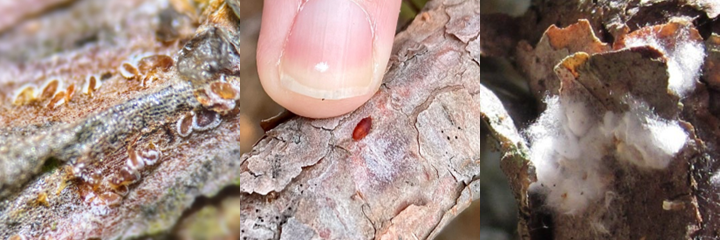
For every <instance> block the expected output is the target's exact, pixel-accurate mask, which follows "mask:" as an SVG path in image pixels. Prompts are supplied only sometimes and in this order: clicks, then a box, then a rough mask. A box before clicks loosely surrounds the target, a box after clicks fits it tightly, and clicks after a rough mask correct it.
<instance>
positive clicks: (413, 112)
mask: <svg viewBox="0 0 720 240" xmlns="http://www.w3.org/2000/svg"><path fill="white" fill-rule="evenodd" d="M425 9H426V10H427V11H426V12H424V13H422V14H419V15H418V16H417V18H416V19H415V21H414V22H413V23H412V25H410V26H409V27H408V28H407V30H406V31H405V32H402V33H400V34H399V35H398V36H397V37H396V39H395V47H394V49H393V57H392V58H391V64H390V67H389V70H388V72H387V73H386V76H385V80H384V83H383V85H382V86H381V89H380V91H379V92H378V93H377V94H376V95H375V96H374V97H373V98H372V99H371V100H370V101H369V102H368V103H366V104H365V105H364V106H362V107H361V108H360V109H358V110H356V111H355V112H353V113H350V114H347V115H344V116H341V117H337V118H332V119H325V120H310V119H305V118H297V117H296V118H293V119H291V120H289V121H287V122H285V123H283V124H281V125H279V126H277V127H276V128H274V129H272V130H270V131H268V132H267V133H266V135H265V137H264V138H263V139H262V140H260V141H259V142H258V143H257V144H256V145H255V146H254V148H253V150H252V151H251V152H249V153H247V154H245V155H243V156H242V159H241V173H240V181H239V182H240V189H241V191H242V195H241V204H242V206H243V209H242V212H241V216H242V219H243V220H242V223H241V236H242V237H247V239H270V238H275V239H277V238H280V239H317V238H329V239H370V238H388V239H396V238H402V239H416V238H417V239H424V238H432V237H433V236H435V235H436V234H437V233H438V232H439V231H440V229H441V228H442V226H444V225H445V224H447V223H448V222H449V220H450V219H452V217H453V216H455V215H456V214H457V213H459V212H460V211H462V209H464V208H465V207H467V206H468V205H469V204H470V202H471V201H472V200H473V199H477V198H479V191H480V184H479V173H480V170H479V167H480V162H479V161H480V125H479V119H480V112H479V104H480V82H479V73H480V67H479V58H480V51H479V50H480V48H479V30H480V29H479V24H480V17H479V9H480V8H479V1H431V2H429V3H428V5H426V7H425ZM367 117H371V118H372V127H371V130H370V132H369V134H367V136H365V137H364V138H362V139H360V140H354V139H353V137H352V136H353V130H354V129H355V127H356V125H357V124H358V123H359V122H360V120H361V119H364V118H367Z"/></svg>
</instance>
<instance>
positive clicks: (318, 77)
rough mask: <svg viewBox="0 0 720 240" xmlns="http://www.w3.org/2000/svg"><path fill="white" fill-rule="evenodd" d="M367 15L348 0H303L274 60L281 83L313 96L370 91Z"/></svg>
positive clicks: (334, 96) (347, 95)
mask: <svg viewBox="0 0 720 240" xmlns="http://www.w3.org/2000/svg"><path fill="white" fill-rule="evenodd" d="M372 46H373V30H372V28H371V25H370V18H369V17H368V15H367V14H366V13H365V11H363V9H362V8H360V6H358V5H357V4H356V3H354V2H352V1H350V0H312V1H307V2H306V3H305V4H304V5H303V6H302V7H301V8H300V12H299V13H298V14H297V16H296V18H295V22H294V24H293V27H292V29H291V30H290V34H289V37H288V39H287V42H286V43H285V47H284V51H283V54H282V57H281V59H280V63H279V71H278V72H279V74H280V76H279V77H280V81H281V83H282V85H283V86H284V87H285V88H287V89H289V90H291V91H294V92H297V93H299V94H303V95H307V96H309V97H313V98H318V99H327V100H334V99H344V98H350V97H355V96H360V95H364V94H367V93H368V92H370V91H375V90H376V89H374V88H375V85H376V84H374V81H379V80H376V79H373V76H374V74H373V71H374V68H375V66H374V64H373V47H372Z"/></svg>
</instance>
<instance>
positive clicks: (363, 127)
mask: <svg viewBox="0 0 720 240" xmlns="http://www.w3.org/2000/svg"><path fill="white" fill-rule="evenodd" d="M371 128H372V118H371V117H366V118H363V119H362V120H360V122H359V123H358V124H357V126H355V130H353V135H352V137H353V139H355V141H360V140H361V139H363V138H364V137H365V136H367V135H368V133H370V129H371Z"/></svg>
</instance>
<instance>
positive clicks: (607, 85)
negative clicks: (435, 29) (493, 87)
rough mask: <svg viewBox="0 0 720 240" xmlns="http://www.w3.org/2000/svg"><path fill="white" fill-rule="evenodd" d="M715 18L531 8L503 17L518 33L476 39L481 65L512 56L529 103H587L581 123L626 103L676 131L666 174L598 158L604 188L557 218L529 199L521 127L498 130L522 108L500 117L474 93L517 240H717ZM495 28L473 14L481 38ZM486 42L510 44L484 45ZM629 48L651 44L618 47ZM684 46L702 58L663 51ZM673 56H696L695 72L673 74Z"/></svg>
mask: <svg viewBox="0 0 720 240" xmlns="http://www.w3.org/2000/svg"><path fill="white" fill-rule="evenodd" d="M719 11H720V5H719V4H718V3H717V2H713V1H654V2H652V3H638V2H624V1H592V2H589V1H588V2H584V1H535V2H534V3H533V7H531V9H530V10H529V12H528V13H527V14H526V15H525V16H523V17H520V18H517V19H514V20H515V21H518V22H519V23H517V25H518V26H523V27H519V28H517V31H512V29H508V30H506V31H488V32H486V31H484V33H486V34H482V35H481V36H482V41H483V44H482V46H483V49H482V52H483V54H484V56H486V57H489V56H493V57H510V56H513V59H514V61H515V64H516V66H517V68H518V70H519V71H521V72H523V73H524V74H525V76H526V78H527V81H528V84H529V86H530V89H531V93H532V94H533V95H534V96H535V100H537V101H539V102H542V101H543V100H545V99H547V97H548V96H556V97H559V98H560V99H561V100H560V101H563V99H564V98H565V99H572V101H576V102H584V103H587V106H588V107H589V108H590V109H592V110H590V113H589V114H588V115H587V116H589V117H588V118H589V119H595V118H597V117H595V114H597V112H600V113H601V114H602V113H603V112H614V113H626V112H630V111H631V108H632V107H631V106H632V105H633V104H634V101H635V100H638V101H641V102H643V103H645V104H647V106H649V108H650V109H651V111H652V112H653V113H654V114H657V116H659V118H661V119H664V120H665V121H668V122H672V121H677V122H679V125H680V126H681V127H682V128H683V129H684V130H685V131H686V132H687V133H688V134H689V141H687V143H686V145H685V146H684V147H683V148H682V150H681V151H680V152H679V153H677V154H676V155H674V157H673V159H672V161H671V162H670V163H669V166H667V167H666V168H660V169H648V168H642V167H639V166H637V165H633V164H628V163H627V162H625V161H624V160H622V158H623V157H622V156H620V155H619V154H618V152H620V151H622V150H617V149H610V150H608V149H604V150H602V151H607V152H606V153H604V154H605V155H604V158H603V161H602V162H601V163H600V164H601V166H602V167H603V168H604V170H603V171H602V174H603V175H602V176H603V177H604V179H605V181H606V184H607V189H605V190H606V191H605V192H603V194H604V195H603V196H601V197H600V198H599V199H597V200H596V201H591V202H590V203H589V206H587V207H586V208H585V209H584V210H583V211H581V212H579V213H573V214H567V213H563V212H559V211H557V210H556V209H554V208H553V207H550V206H548V202H549V201H550V200H548V199H547V198H546V197H547V195H545V194H546V193H543V192H538V191H533V190H531V184H533V183H534V182H537V181H538V174H539V173H538V172H536V170H537V167H536V166H534V165H533V162H534V161H537V159H531V157H530V156H531V155H530V152H531V150H530V149H532V147H533V142H532V141H527V140H526V139H525V137H527V136H523V135H522V134H520V133H519V132H524V131H527V129H518V128H517V127H516V125H515V124H514V123H513V122H512V121H511V120H507V119H510V117H509V114H508V113H507V112H522V111H523V109H512V108H510V109H506V107H504V106H503V105H502V103H501V102H500V100H499V99H498V98H497V97H495V94H493V93H492V92H490V91H486V92H485V93H487V95H483V98H482V100H483V101H482V115H483V122H484V124H486V125H487V126H488V129H489V130H490V132H491V133H492V134H493V136H494V137H495V138H496V140H497V141H499V142H500V146H501V150H502V151H503V152H504V153H505V155H504V157H503V159H502V160H501V161H502V167H503V171H504V172H505V173H506V175H507V177H508V179H509V181H510V182H511V186H512V188H513V189H512V190H513V192H514V193H515V197H516V200H517V202H518V207H519V211H520V213H519V216H520V223H519V225H518V231H519V233H520V235H521V236H522V237H523V238H524V239H548V238H553V239H599V238H603V239H691V238H693V239H716V238H718V237H720V235H719V234H718V229H720V221H718V220H719V219H720V217H718V216H719V214H720V211H718V210H719V208H718V202H720V199H718V195H717V192H718V190H720V189H718V187H719V186H720V185H718V184H717V171H718V168H720V163H719V162H720V161H718V160H717V159H718V158H719V157H720V155H718V151H717V149H716V146H717V141H718V139H719V138H718V137H717V136H718V133H719V132H718V130H717V129H718V127H717V126H718V123H719V122H718V116H719V115H718V112H717V104H716V103H715V100H716V98H717V97H718V95H717V90H718V88H717V76H716V75H717V74H716V71H717V70H716V69H717V68H716V65H717V64H718V39H719V38H718V34H720V22H718V21H717V16H718V13H719ZM497 19H507V17H502V16H490V15H488V16H483V20H488V21H483V28H485V26H486V25H487V26H488V28H490V29H498V27H497V26H499V24H502V22H499V21H497ZM580 19H584V20H586V21H579V20H580ZM551 24H556V25H557V26H550V25H551ZM496 36H501V37H506V38H511V39H513V43H516V44H513V45H512V46H507V45H502V44H496V43H493V42H494V41H495V39H498V37H496ZM678 36H682V37H678ZM633 38H635V39H637V38H643V39H648V38H653V39H656V40H657V41H658V42H660V43H659V44H655V45H649V46H635V45H633V46H632V47H626V45H630V43H629V41H630V40H628V39H633ZM485 42H487V43H485ZM696 43H697V44H699V46H701V47H702V49H703V51H704V56H702V55H701V54H696V55H695V56H679V55H681V54H683V53H682V52H680V53H678V52H673V51H674V50H673V49H672V48H673V47H676V46H687V44H696ZM668 46H672V47H668ZM685 53H687V52H685ZM682 57H685V58H699V59H701V60H702V66H701V67H698V68H691V67H687V65H684V66H685V67H686V68H683V69H682V70H680V71H676V70H675V69H673V66H672V64H673V61H678V59H679V58H682ZM673 74H682V75H683V76H684V78H683V80H684V81H688V82H690V83H691V84H692V88H691V90H689V92H687V93H684V94H683V93H682V92H679V91H677V90H675V89H673V84H674V83H673V79H672V78H673V77H674V76H673ZM675 76H676V75H675ZM688 76H689V77H688ZM692 76H697V78H695V79H693V77H692ZM507 106H518V105H507ZM540 108H541V109H544V108H545V105H544V104H543V105H542V106H540ZM600 116H602V115H600ZM593 121H594V120H593ZM597 121H600V122H602V119H597ZM646 130H647V131H650V130H649V129H646ZM646 140H648V141H649V140H650V139H646ZM615 141H621V140H618V139H615ZM664 141H672V139H665V140H664ZM581 154H586V153H581Z"/></svg>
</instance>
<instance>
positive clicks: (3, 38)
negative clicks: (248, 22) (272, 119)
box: [0, 0, 240, 239]
mask: <svg viewBox="0 0 720 240" xmlns="http://www.w3.org/2000/svg"><path fill="white" fill-rule="evenodd" d="M53 2H54V1H48V2H47V4H54V3H53ZM6 10H7V9H3V11H6ZM16 20H17V19H16ZM237 23H238V20H237V18H236V17H235V14H234V13H233V10H231V7H229V6H228V5H226V4H224V3H223V2H222V1H220V2H218V1H212V2H210V3H207V2H205V3H198V5H192V4H189V3H188V2H182V1H175V2H171V3H168V2H167V1H124V0H123V1H92V0H89V1H77V2H74V3H72V4H70V5H68V6H67V8H63V9H60V10H58V11H56V12H50V13H48V14H44V15H42V16H39V17H37V18H31V19H29V20H27V21H20V20H17V21H16V23H15V24H14V26H13V27H12V28H8V29H7V30H6V31H5V32H3V34H2V35H0V43H2V44H0V62H1V63H2V65H0V126H1V127H0V200H2V202H0V238H2V239H94V238H102V239H117V238H136V237H143V236H145V237H147V236H156V235H163V234H167V233H168V232H169V231H170V229H171V228H172V227H173V226H175V224H176V222H177V221H178V219H179V218H180V217H181V216H182V215H183V213H184V211H185V210H186V209H189V208H190V207H191V205H192V204H193V202H194V201H195V200H196V199H197V198H198V197H200V196H212V195H215V194H217V193H218V192H220V191H221V190H222V189H224V188H226V187H228V186H235V189H237V176H238V175H237V174H238V172H237V170H238V169H239V161H238V160H239V159H240V147H239V143H238V141H239V130H238V126H237V124H236V123H237V121H238V119H237V118H238V117H237V116H238V114H237V112H238V111H237V108H236V107H235V106H236V105H237V103H236V101H237V100H238V99H239V81H238V80H237V76H238V75H239V74H238V70H237V69H236V66H237V65H238V64H239V62H238V59H239V57H238V54H239V53H238V48H237V47H236V46H235V45H234V43H235V42H237V38H238V35H239V33H238V27H237ZM186 43H187V45H186ZM168 59H170V60H168ZM215 60H217V61H215ZM143 61H146V62H144V63H143ZM124 64H130V65H132V66H133V67H134V70H133V68H125V67H124V66H125V65H124ZM143 64H144V65H143ZM213 86H214V87H213ZM218 86H220V87H222V88H218ZM219 94H220V95H221V96H219ZM193 116H194V117H193ZM192 124H195V125H193V126H191V125H192ZM188 129H190V130H194V131H193V132H191V133H190V132H188V131H189V130H188ZM133 159H135V162H132V163H131V160H133ZM138 159H139V160H140V161H143V162H144V164H143V165H138V164H139V163H138V162H137V160H138ZM138 166H140V167H138ZM131 167H132V168H131ZM128 169H129V170H128ZM123 171H125V172H124V173H125V174H123ZM128 171H129V173H130V174H127V173H128ZM135 174H137V175H135ZM118 179H120V180H123V181H122V182H114V181H115V180H118Z"/></svg>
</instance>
